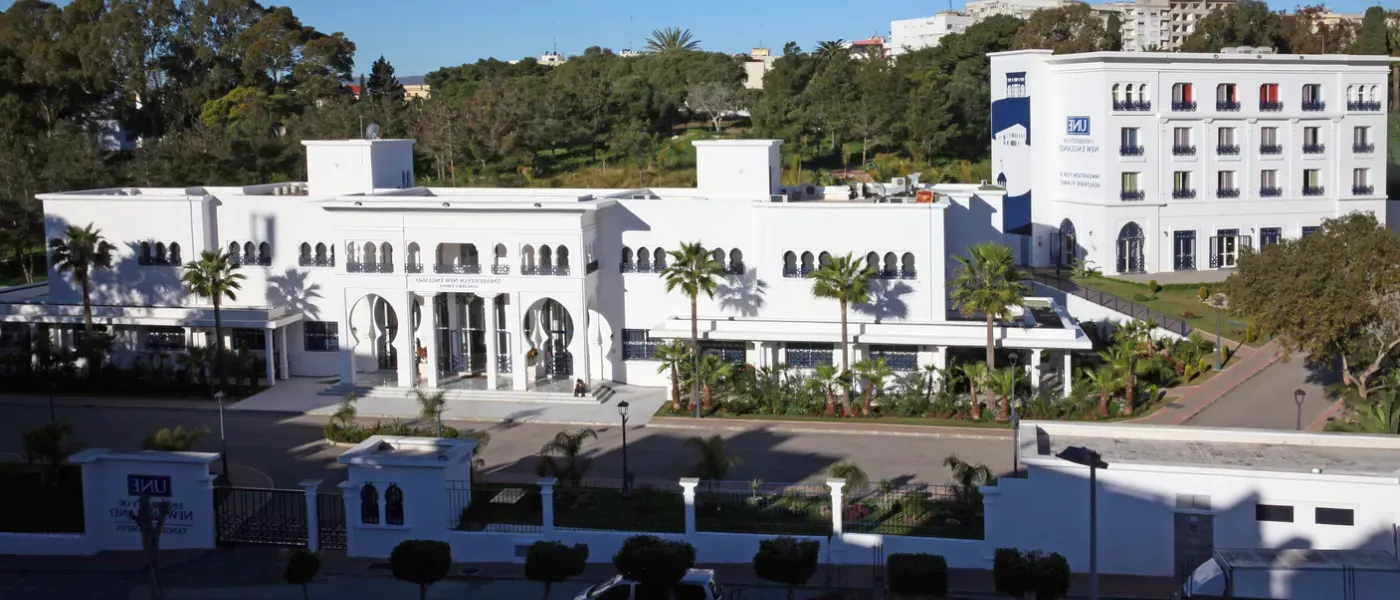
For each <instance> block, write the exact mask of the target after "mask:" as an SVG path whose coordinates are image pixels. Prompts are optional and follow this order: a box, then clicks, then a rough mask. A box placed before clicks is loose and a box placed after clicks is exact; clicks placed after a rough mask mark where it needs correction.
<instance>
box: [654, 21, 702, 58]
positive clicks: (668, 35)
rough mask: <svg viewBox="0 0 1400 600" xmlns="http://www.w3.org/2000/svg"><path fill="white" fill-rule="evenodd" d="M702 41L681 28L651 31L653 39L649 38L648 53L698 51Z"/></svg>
mask: <svg viewBox="0 0 1400 600" xmlns="http://www.w3.org/2000/svg"><path fill="white" fill-rule="evenodd" d="M699 47H700V40H697V39H695V35H694V34H692V33H691V32H690V30H689V29H681V28H680V27H667V28H665V29H653V30H651V37H649V38H647V45H646V51H647V52H656V53H661V52H675V51H682V52H688V51H691V50H695V49H698V48H699Z"/></svg>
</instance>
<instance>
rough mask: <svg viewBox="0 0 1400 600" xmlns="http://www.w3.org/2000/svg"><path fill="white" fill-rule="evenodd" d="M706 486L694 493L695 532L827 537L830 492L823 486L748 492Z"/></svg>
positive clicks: (705, 483) (828, 533) (802, 486)
mask: <svg viewBox="0 0 1400 600" xmlns="http://www.w3.org/2000/svg"><path fill="white" fill-rule="evenodd" d="M708 485H710V484H709V482H702V483H701V484H700V487H698V488H696V491H695V529H696V530H697V531H713V532H723V533H766V534H784V535H830V534H831V490H830V488H828V487H827V486H825V485H794V486H782V487H758V488H755V489H749V490H738V489H732V488H725V487H719V488H708V487H707V486H708ZM720 485H721V486H722V485H723V484H720Z"/></svg>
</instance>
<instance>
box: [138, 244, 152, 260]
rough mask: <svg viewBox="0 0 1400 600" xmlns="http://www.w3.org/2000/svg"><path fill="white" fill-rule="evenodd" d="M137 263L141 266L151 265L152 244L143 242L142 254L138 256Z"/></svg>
mask: <svg viewBox="0 0 1400 600" xmlns="http://www.w3.org/2000/svg"><path fill="white" fill-rule="evenodd" d="M136 263H137V264H141V265H149V264H151V243H150V242H141V254H139V255H137V257H136Z"/></svg>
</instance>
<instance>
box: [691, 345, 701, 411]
mask: <svg viewBox="0 0 1400 600" xmlns="http://www.w3.org/2000/svg"><path fill="white" fill-rule="evenodd" d="M690 365H691V371H690V403H691V404H694V405H695V418H697V419H699V418H700V347H699V346H696V347H694V348H691V349H690Z"/></svg>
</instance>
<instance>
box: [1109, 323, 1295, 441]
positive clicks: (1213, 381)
mask: <svg viewBox="0 0 1400 600" xmlns="http://www.w3.org/2000/svg"><path fill="white" fill-rule="evenodd" d="M1279 350H1280V347H1279V343H1278V341H1271V342H1269V343H1267V344H1264V345H1263V346H1260V347H1259V348H1257V349H1248V347H1246V346H1240V349H1239V351H1238V352H1239V354H1237V355H1236V356H1237V357H1238V358H1236V359H1235V360H1236V362H1235V364H1234V366H1231V367H1229V368H1227V369H1225V370H1224V371H1222V372H1221V373H1219V374H1217V375H1216V376H1214V377H1211V378H1210V379H1208V380H1206V382H1205V383H1202V384H1200V385H1197V386H1192V387H1191V389H1190V390H1188V391H1187V392H1186V393H1185V394H1182V395H1181V396H1179V397H1177V398H1173V399H1172V400H1171V401H1170V402H1169V403H1167V405H1166V406H1163V407H1162V408H1159V409H1157V411H1156V412H1154V413H1152V414H1150V415H1147V416H1146V417H1143V418H1141V419H1133V420H1131V421H1128V422H1129V423H1142V424H1145V425H1181V424H1182V423H1185V422H1186V421H1188V420H1190V419H1191V417H1194V416H1196V415H1198V414H1200V413H1201V411H1203V410H1205V409H1206V408H1208V407H1209V406H1210V405H1212V404H1214V403H1215V402H1216V401H1217V400H1219V399H1220V398H1221V397H1223V396H1225V394H1228V393H1230V392H1231V391H1232V390H1234V389H1235V388H1237V387H1239V386H1240V385H1241V384H1243V383H1244V382H1246V381H1249V379H1250V378H1251V377H1254V376H1255V375H1258V374H1259V373H1261V372H1263V371H1264V370H1265V369H1267V368H1269V367H1270V366H1272V365H1273V364H1274V363H1276V362H1278V361H1279V359H1280V354H1279Z"/></svg>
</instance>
